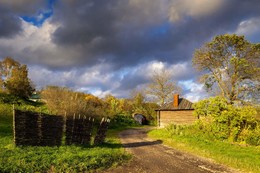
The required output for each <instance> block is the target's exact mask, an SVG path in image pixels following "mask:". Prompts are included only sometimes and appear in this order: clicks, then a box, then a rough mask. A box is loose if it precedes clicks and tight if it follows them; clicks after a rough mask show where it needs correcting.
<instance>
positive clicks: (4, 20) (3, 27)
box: [0, 5, 22, 38]
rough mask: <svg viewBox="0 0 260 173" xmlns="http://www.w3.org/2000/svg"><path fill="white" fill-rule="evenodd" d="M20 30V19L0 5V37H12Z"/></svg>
mask: <svg viewBox="0 0 260 173" xmlns="http://www.w3.org/2000/svg"><path fill="white" fill-rule="evenodd" d="M21 30H22V28H21V21H20V19H19V18H18V17H17V16H15V15H14V14H13V13H11V12H10V11H9V10H8V9H6V8H3V7H2V6H1V5H0V38H1V37H6V38H7V37H12V36H14V35H15V34H18V33H19V32H20V31H21Z"/></svg>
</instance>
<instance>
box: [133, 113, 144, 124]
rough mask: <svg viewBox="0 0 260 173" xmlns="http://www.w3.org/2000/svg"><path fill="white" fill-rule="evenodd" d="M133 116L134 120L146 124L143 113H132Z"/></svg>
mask: <svg viewBox="0 0 260 173" xmlns="http://www.w3.org/2000/svg"><path fill="white" fill-rule="evenodd" d="M133 118H134V120H135V121H136V122H138V123H139V124H140V125H144V124H146V121H147V120H146V118H145V116H144V115H142V114H134V115H133Z"/></svg>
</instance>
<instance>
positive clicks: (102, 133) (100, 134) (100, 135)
mask: <svg viewBox="0 0 260 173" xmlns="http://www.w3.org/2000/svg"><path fill="white" fill-rule="evenodd" d="M109 123H110V119H107V118H102V120H101V122H100V125H99V127H98V131H97V135H96V137H95V140H94V144H95V145H99V144H101V143H103V142H104V141H105V138H106V132H107V129H108V125H109Z"/></svg>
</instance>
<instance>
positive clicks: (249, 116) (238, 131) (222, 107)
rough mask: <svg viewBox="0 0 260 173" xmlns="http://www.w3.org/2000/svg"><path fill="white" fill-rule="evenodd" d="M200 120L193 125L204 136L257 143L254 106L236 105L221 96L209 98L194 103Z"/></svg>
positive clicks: (257, 127)
mask: <svg viewBox="0 0 260 173" xmlns="http://www.w3.org/2000/svg"><path fill="white" fill-rule="evenodd" d="M194 108H195V115H196V116H198V117H200V121H199V122H197V124H196V125H195V126H194V128H195V129H196V128H197V129H199V130H200V131H202V132H204V133H205V136H207V137H210V138H215V139H218V140H228V141H230V142H242V143H243V142H244V143H247V144H250V145H259V142H258V141H259V135H258V136H257V134H258V133H256V132H257V131H258V130H257V129H259V125H258V124H257V120H256V115H257V111H256V109H255V108H254V107H251V106H243V107H236V106H233V105H230V104H228V102H227V101H226V100H225V99H224V98H221V97H214V98H209V99H206V100H202V101H200V102H198V103H196V104H194Z"/></svg>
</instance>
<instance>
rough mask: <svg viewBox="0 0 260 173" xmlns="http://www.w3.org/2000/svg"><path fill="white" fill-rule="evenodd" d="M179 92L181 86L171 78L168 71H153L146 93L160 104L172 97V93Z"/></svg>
mask: <svg viewBox="0 0 260 173" xmlns="http://www.w3.org/2000/svg"><path fill="white" fill-rule="evenodd" d="M180 92H181V88H180V87H179V86H178V85H177V83H176V82H175V81H173V80H172V78H171V74H170V72H169V71H167V70H164V69H163V70H160V71H155V72H154V74H153V76H152V81H151V83H150V84H148V86H147V88H146V93H147V94H148V95H149V96H152V97H153V99H154V101H155V102H157V103H158V104H159V105H160V106H162V105H164V104H165V103H167V102H168V101H169V100H170V99H172V94H173V93H180Z"/></svg>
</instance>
